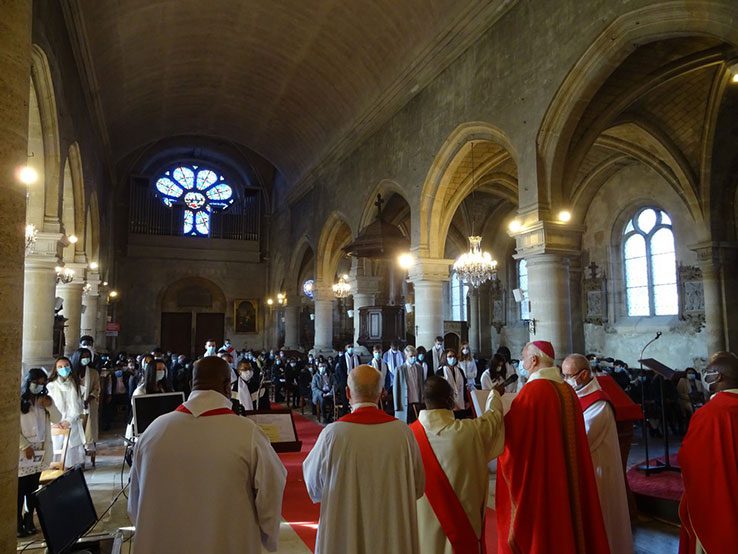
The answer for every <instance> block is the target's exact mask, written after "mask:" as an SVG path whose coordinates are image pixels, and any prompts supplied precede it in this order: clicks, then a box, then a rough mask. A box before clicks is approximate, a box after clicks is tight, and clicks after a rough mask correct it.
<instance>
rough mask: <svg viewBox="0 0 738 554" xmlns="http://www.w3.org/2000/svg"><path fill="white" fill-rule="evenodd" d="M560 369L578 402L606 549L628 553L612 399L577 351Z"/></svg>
mask: <svg viewBox="0 0 738 554" xmlns="http://www.w3.org/2000/svg"><path fill="white" fill-rule="evenodd" d="M561 369H562V372H563V374H564V379H565V380H566V382H567V383H569V384H570V385H571V386H572V387H574V390H575V391H576V393H577V396H578V397H579V402H580V403H581V405H582V412H583V414H584V427H585V429H586V431H587V442H589V449H590V451H591V452H592V465H593V466H594V472H595V480H596V481H597V492H598V495H599V498H600V505H601V506H602V517H603V519H604V520H605V530H606V531H607V541H608V543H609V544H610V552H613V553H615V552H617V553H618V554H620V553H623V554H629V553H632V552H633V535H632V533H631V529H630V513H629V512H628V498H627V495H626V492H625V478H624V476H623V466H622V459H621V457H620V443H619V442H618V431H617V427H616V423H615V411H614V409H613V406H612V402H611V401H610V400H609V398H608V397H607V395H606V394H605V393H604V391H603V390H602V388H601V387H600V384H599V383H598V382H597V379H596V378H595V377H593V376H592V372H591V369H590V365H589V361H588V360H587V358H585V357H584V356H582V355H581V354H572V355H570V356H568V357H567V358H566V359H565V360H564V363H563V364H562V366H561Z"/></svg>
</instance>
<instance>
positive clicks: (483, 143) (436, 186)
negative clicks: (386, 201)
mask: <svg viewBox="0 0 738 554" xmlns="http://www.w3.org/2000/svg"><path fill="white" fill-rule="evenodd" d="M472 142H473V143H474V144H475V149H478V148H481V149H482V152H480V153H479V154H476V155H478V156H479V158H478V160H477V161H475V165H476V167H475V168H474V171H472V167H471V161H470V153H471V145H472ZM508 162H509V164H512V166H513V167H514V168H515V169H514V170H512V171H513V173H517V154H516V152H515V150H514V148H513V146H512V143H511V142H510V140H509V139H508V138H507V136H506V135H505V133H503V132H502V131H501V130H500V129H498V128H497V127H494V126H493V125H490V124H488V123H484V122H471V123H465V124H462V125H460V126H459V127H457V128H456V129H455V130H454V131H453V133H451V135H450V136H449V138H448V139H447V140H446V142H445V143H444V144H443V146H442V147H441V150H440V151H439V153H438V155H437V156H436V158H435V160H434V162H433V164H432V165H431V168H430V170H429V172H428V175H427V177H426V180H425V183H424V184H423V189H422V192H421V197H420V209H419V210H417V212H416V213H417V217H415V218H414V219H415V220H417V225H416V222H415V221H413V238H414V240H413V247H414V249H415V250H416V251H417V252H418V254H419V255H428V256H431V257H442V256H443V252H444V249H445V243H446V237H447V235H448V230H449V227H450V225H451V220H452V219H453V216H454V214H455V213H456V210H457V208H458V207H459V205H460V204H461V203H462V201H463V200H464V198H466V197H467V196H468V195H469V194H470V193H471V192H472V191H473V190H475V188H481V187H482V186H488V185H492V183H494V184H495V185H494V186H496V187H499V189H500V190H501V191H507V193H508V194H511V195H513V196H514V197H515V203H516V204H517V195H518V187H517V175H513V174H512V173H511V172H510V171H501V170H500V169H499V168H500V167H501V166H503V165H505V164H506V163H508ZM509 164H508V165H509ZM416 229H417V231H416Z"/></svg>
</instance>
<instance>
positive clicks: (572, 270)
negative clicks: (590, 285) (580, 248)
mask: <svg viewBox="0 0 738 554" xmlns="http://www.w3.org/2000/svg"><path fill="white" fill-rule="evenodd" d="M569 283H570V287H569V301H570V302H571V342H572V352H577V353H579V354H584V353H585V352H584V350H585V341H584V307H583V306H582V260H581V258H569Z"/></svg>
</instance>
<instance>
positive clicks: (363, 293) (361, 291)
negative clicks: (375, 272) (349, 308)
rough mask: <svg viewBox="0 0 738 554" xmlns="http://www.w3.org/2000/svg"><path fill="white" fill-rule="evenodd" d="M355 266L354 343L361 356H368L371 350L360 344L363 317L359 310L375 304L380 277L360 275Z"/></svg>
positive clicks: (353, 272)
mask: <svg viewBox="0 0 738 554" xmlns="http://www.w3.org/2000/svg"><path fill="white" fill-rule="evenodd" d="M357 273H358V272H357V271H354V268H352V270H351V290H352V291H353V297H354V317H353V324H354V344H355V345H356V353H357V354H359V355H361V356H368V355H369V354H370V352H369V350H368V349H367V348H366V347H365V346H361V345H359V333H360V331H361V317H360V315H359V311H360V310H361V308H366V307H368V306H374V305H375V302H376V297H377V295H378V294H379V287H380V279H379V277H373V276H368V275H359V274H357Z"/></svg>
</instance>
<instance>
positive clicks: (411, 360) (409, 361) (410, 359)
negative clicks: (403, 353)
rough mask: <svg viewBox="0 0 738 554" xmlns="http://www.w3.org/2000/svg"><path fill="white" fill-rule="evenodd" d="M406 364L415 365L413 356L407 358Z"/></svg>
mask: <svg viewBox="0 0 738 554" xmlns="http://www.w3.org/2000/svg"><path fill="white" fill-rule="evenodd" d="M407 363H409V364H414V363H415V356H410V357H409V358H408V359H407Z"/></svg>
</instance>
